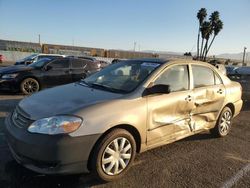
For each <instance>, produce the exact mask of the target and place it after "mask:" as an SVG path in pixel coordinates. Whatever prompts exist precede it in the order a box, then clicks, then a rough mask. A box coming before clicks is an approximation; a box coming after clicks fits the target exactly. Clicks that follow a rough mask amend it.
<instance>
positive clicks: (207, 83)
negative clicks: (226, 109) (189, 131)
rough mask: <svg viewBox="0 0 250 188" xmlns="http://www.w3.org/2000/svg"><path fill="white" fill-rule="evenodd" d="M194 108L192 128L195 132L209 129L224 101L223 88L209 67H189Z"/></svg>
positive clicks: (218, 78) (218, 77) (220, 81)
mask: <svg viewBox="0 0 250 188" xmlns="http://www.w3.org/2000/svg"><path fill="white" fill-rule="evenodd" d="M191 67H192V75H193V88H194V89H193V96H194V103H195V108H194V109H193V111H192V114H191V115H192V127H193V128H194V130H195V131H199V130H202V129H209V128H211V127H213V125H214V124H215V123H216V120H217V116H218V115H219V113H220V110H221V108H222V105H223V104H224V100H225V87H224V85H223V83H222V80H221V78H220V76H219V75H218V74H217V73H216V72H215V71H214V70H212V69H211V68H210V67H207V66H203V65H194V64H192V65H191Z"/></svg>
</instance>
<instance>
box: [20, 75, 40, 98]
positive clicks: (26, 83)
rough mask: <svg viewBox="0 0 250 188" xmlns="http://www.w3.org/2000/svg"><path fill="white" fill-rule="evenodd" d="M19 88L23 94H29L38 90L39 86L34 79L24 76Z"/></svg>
mask: <svg viewBox="0 0 250 188" xmlns="http://www.w3.org/2000/svg"><path fill="white" fill-rule="evenodd" d="M20 89H21V92H22V93H23V94H25V95H30V94H33V93H35V92H38V91H39V89H40V86H39V83H38V81H37V80H36V79H34V78H26V79H24V80H23V81H22V82H21V85H20Z"/></svg>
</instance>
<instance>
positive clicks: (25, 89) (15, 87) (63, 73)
mask: <svg viewBox="0 0 250 188" xmlns="http://www.w3.org/2000/svg"><path fill="white" fill-rule="evenodd" d="M98 70H99V69H97V68H96V66H95V65H94V64H93V62H91V61H89V60H85V59H79V58H70V57H66V58H57V59H50V58H43V59H41V60H39V61H37V62H35V63H32V64H30V65H28V66H10V67H6V68H2V69H0V90H6V89H7V90H11V91H15V92H17V91H21V92H22V93H24V94H32V93H34V92H37V91H39V90H41V89H43V88H48V87H53V86H57V85H63V84H67V83H71V82H76V81H79V80H81V79H82V78H85V77H87V76H88V75H90V74H92V73H94V72H97V71H98Z"/></svg>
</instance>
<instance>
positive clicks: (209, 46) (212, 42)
mask: <svg viewBox="0 0 250 188" xmlns="http://www.w3.org/2000/svg"><path fill="white" fill-rule="evenodd" d="M215 37H216V35H214V36H213V39H212V41H211V42H210V44H209V46H208V49H207V50H206V53H205V59H206V57H207V54H208V51H209V50H210V48H211V46H212V44H213V42H214V39H215Z"/></svg>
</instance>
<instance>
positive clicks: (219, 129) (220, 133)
mask: <svg viewBox="0 0 250 188" xmlns="http://www.w3.org/2000/svg"><path fill="white" fill-rule="evenodd" d="M232 117H233V114H232V110H231V109H230V108H229V107H225V108H223V110H222V111H221V113H220V116H219V118H218V120H217V123H216V126H215V127H214V128H213V129H212V130H211V132H212V134H213V135H214V136H216V137H225V136H227V135H228V134H229V132H230V130H231V125H232Z"/></svg>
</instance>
